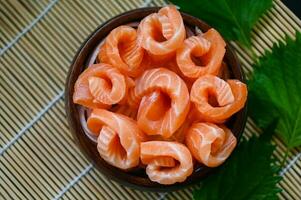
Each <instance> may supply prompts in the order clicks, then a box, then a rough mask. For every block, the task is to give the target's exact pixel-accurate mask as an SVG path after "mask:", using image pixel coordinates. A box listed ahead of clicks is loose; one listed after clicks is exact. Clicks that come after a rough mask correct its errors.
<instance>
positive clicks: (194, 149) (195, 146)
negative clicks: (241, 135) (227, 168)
mask: <svg viewBox="0 0 301 200" xmlns="http://www.w3.org/2000/svg"><path fill="white" fill-rule="evenodd" d="M236 143H237V142H236V138H235V136H234V135H233V134H232V132H231V131H230V130H229V129H228V128H226V127H225V126H223V125H222V126H220V127H219V126H217V125H215V124H212V123H195V124H193V125H192V126H191V128H190V129H189V130H188V133H187V136H186V144H187V147H188V148H189V150H190V152H191V154H192V155H193V157H194V158H195V159H196V160H198V161H199V162H200V163H202V164H204V165H206V166H208V167H217V166H219V165H221V164H222V163H223V162H225V160H226V159H227V158H228V157H229V156H230V155H231V153H232V151H233V150H234V148H235V146H236Z"/></svg>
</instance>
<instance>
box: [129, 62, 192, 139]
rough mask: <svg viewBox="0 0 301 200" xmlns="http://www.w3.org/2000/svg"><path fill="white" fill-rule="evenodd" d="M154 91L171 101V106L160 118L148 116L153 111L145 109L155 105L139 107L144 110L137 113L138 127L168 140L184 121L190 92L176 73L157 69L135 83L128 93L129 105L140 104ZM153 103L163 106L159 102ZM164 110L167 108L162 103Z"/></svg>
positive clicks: (143, 75)
mask: <svg viewBox="0 0 301 200" xmlns="http://www.w3.org/2000/svg"><path fill="white" fill-rule="evenodd" d="M155 90H157V91H158V90H160V92H162V93H164V94H165V95H166V96H167V97H168V99H170V100H169V101H170V103H169V104H170V106H169V108H168V109H167V110H166V112H165V113H163V114H162V115H161V116H160V117H158V118H157V117H156V118H154V119H152V117H149V116H148V115H149V112H152V111H151V110H150V109H148V108H147V106H148V105H149V106H152V104H153V103H154V102H152V101H149V103H148V105H144V106H143V107H142V106H141V109H143V110H141V109H140V111H139V115H138V118H137V122H138V126H139V128H140V129H141V130H143V131H144V132H146V133H147V134H149V135H162V136H163V137H164V138H168V137H170V136H171V135H172V134H173V133H174V132H175V131H176V130H177V129H178V128H179V127H180V126H181V125H182V123H183V122H184V120H185V118H186V115H187V113H188V111H189V106H190V101H189V92H188V89H187V87H186V84H185V82H184V81H183V80H182V79H181V78H180V77H179V76H178V75H177V74H176V73H174V72H172V71H170V70H167V69H164V68H157V69H151V70H147V71H145V72H144V73H143V74H142V76H141V77H139V78H138V79H137V80H136V86H135V87H134V88H133V89H132V90H130V93H129V96H128V99H129V100H130V102H131V103H132V104H136V105H139V103H140V101H141V99H142V98H143V96H145V95H148V94H150V93H151V92H153V91H155ZM155 103H159V104H160V105H163V104H162V102H155ZM164 107H166V106H165V104H164ZM139 108H140V107H139ZM160 113H162V112H160ZM151 121H152V122H151Z"/></svg>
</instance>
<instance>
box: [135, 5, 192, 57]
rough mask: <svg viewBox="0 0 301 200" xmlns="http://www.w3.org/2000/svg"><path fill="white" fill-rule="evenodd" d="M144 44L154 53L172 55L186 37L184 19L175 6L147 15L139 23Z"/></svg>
mask: <svg viewBox="0 0 301 200" xmlns="http://www.w3.org/2000/svg"><path fill="white" fill-rule="evenodd" d="M139 29H140V30H141V34H142V38H143V39H142V45H143V47H144V48H145V49H146V50H147V51H148V52H149V53H151V54H152V55H171V54H172V53H175V51H176V50H177V49H178V48H179V46H180V45H181V43H182V42H183V41H184V39H185V35H186V32H185V27H184V23H183V19H182V16H181V14H180V13H179V11H178V10H177V9H176V7H175V6H166V7H164V8H162V9H160V10H159V12H158V13H154V14H151V15H149V16H147V17H145V18H144V19H143V20H142V21H141V22H140V25H139Z"/></svg>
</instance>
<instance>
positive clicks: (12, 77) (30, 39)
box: [0, 0, 301, 200]
mask: <svg viewBox="0 0 301 200" xmlns="http://www.w3.org/2000/svg"><path fill="white" fill-rule="evenodd" d="M160 5H164V1H163V0H153V1H150V0H146V1H144V0H124V1H123V0H118V1H114V0H109V1H105V0H98V1H96V0H95V1H94V0H53V1H50V0H41V1H40V0H31V1H29V0H19V1H17V0H1V1H0V9H1V10H0V11H1V12H0V15H1V17H0V28H1V32H0V33H1V34H0V47H1V52H0V55H1V62H0V63H1V73H0V77H1V79H0V80H1V82H0V83H1V84H0V85H1V87H0V95H1V110H0V116H1V118H0V147H1V149H0V199H14V200H15V199H114V200H115V199H137V200H138V199H139V200H142V199H161V200H162V199H190V198H191V191H192V190H193V187H192V188H187V189H185V190H181V191H177V192H171V193H148V192H141V191H136V190H132V189H129V188H126V187H123V186H120V185H118V184H116V183H114V182H111V181H110V180H108V179H106V178H105V177H104V176H103V175H102V174H101V173H100V172H98V171H97V170H96V169H95V168H94V167H93V166H92V165H91V163H89V162H88V161H87V159H85V157H84V156H83V154H82V153H81V152H80V151H79V149H78V148H77V146H76V144H75V143H74V141H73V139H72V137H71V135H70V133H69V130H68V125H67V123H66V119H65V118H66V115H65V111H64V99H63V94H64V91H63V90H64V83H65V78H66V73H67V71H68V68H69V66H70V63H71V61H72V58H73V56H74V55H75V52H76V51H77V49H78V48H79V46H80V45H81V43H82V42H83V41H84V40H85V38H86V37H87V36H88V35H89V34H90V33H91V32H92V31H93V30H94V29H95V28H96V27H97V26H99V25H100V24H101V23H103V22H105V21H106V20H108V19H110V18H111V17H113V16H115V15H117V14H120V13H122V12H124V11H127V10H131V9H134V8H137V7H143V6H160ZM296 30H297V31H301V21H300V19H298V18H297V17H296V16H295V15H294V14H293V13H292V12H291V11H290V10H289V9H288V8H286V7H285V6H284V5H283V3H282V2H281V1H279V0H276V1H274V5H273V8H272V9H271V10H270V11H269V12H268V13H267V14H266V15H265V16H263V17H262V18H261V20H260V22H259V23H258V24H257V26H256V27H255V29H254V31H253V33H252V37H253V38H252V39H253V40H252V41H253V48H254V51H255V53H256V54H258V55H261V54H262V53H263V52H264V51H265V50H266V49H270V48H271V47H272V45H273V44H274V43H277V42H278V41H281V40H282V41H283V40H284V37H285V35H289V36H291V37H294V35H295V32H296ZM232 44H233V46H234V47H235V50H236V52H237V55H238V57H239V59H240V60H241V63H242V65H243V68H244V70H245V72H246V74H247V75H248V74H250V72H252V67H251V64H252V60H251V57H250V55H248V54H247V53H246V52H245V51H243V50H242V48H241V47H240V46H239V45H238V44H236V43H234V42H233V43H232ZM254 131H255V132H258V129H257V128H256V126H255V124H254V123H253V122H252V121H251V119H249V120H248V123H247V127H246V130H245V136H250V134H251V133H252V132H254ZM273 141H274V142H275V143H277V149H276V151H275V156H276V157H278V158H281V157H282V156H283V154H284V150H285V147H284V145H283V143H282V142H281V141H280V140H279V139H278V138H277V137H274V139H273ZM300 151H301V149H300V148H298V149H293V150H292V151H291V152H290V153H289V156H288V160H287V162H286V164H285V168H284V169H283V170H282V171H281V175H282V176H283V180H282V181H281V182H280V186H281V187H282V188H283V192H282V193H281V194H279V197H280V199H301V178H300V176H301V158H300V157H301V153H300ZM194 187H197V186H194Z"/></svg>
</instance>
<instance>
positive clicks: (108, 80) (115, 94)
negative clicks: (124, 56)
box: [73, 63, 127, 108]
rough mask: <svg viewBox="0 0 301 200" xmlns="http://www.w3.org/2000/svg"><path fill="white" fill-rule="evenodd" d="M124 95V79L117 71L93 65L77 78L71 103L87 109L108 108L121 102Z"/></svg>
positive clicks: (109, 66) (103, 65)
mask: <svg viewBox="0 0 301 200" xmlns="http://www.w3.org/2000/svg"><path fill="white" fill-rule="evenodd" d="M126 94H127V82H126V78H125V76H124V75H123V74H121V73H120V72H119V70H117V69H116V68H114V67H112V66H111V65H108V64H103V63H102V64H94V65H91V66H89V67H88V68H87V69H86V70H85V71H84V72H83V73H82V74H81V75H80V76H79V77H78V79H77V81H76V83H75V86H74V93H73V102H74V103H77V104H80V105H83V106H85V107H88V108H108V107H109V106H110V105H112V104H116V103H119V102H121V101H123V100H124V99H125V97H126Z"/></svg>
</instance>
